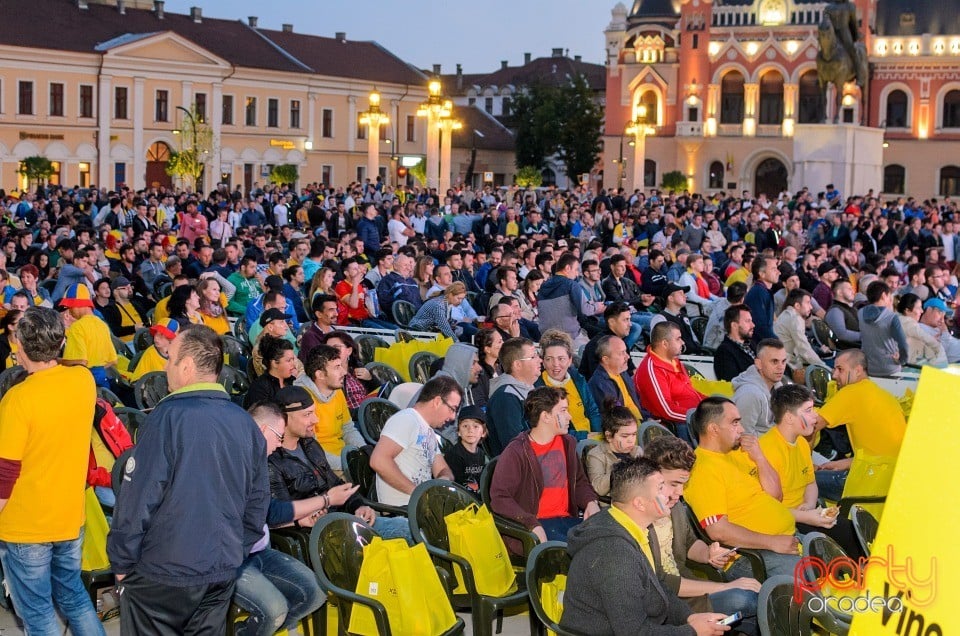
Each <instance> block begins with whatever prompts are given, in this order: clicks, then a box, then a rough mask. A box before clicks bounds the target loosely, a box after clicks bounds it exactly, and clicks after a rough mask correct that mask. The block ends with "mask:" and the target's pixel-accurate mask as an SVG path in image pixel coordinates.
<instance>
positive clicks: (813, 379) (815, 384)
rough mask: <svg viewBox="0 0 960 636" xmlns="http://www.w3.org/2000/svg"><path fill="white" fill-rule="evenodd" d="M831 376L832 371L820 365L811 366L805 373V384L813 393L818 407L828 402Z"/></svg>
mask: <svg viewBox="0 0 960 636" xmlns="http://www.w3.org/2000/svg"><path fill="white" fill-rule="evenodd" d="M830 375H831V371H830V369H829V368H827V367H825V366H821V365H819V364H811V365H810V366H809V367H807V370H806V371H805V372H804V383H805V384H806V385H807V388H808V389H810V390H811V391H813V399H814V402H815V403H816V405H817V406H822V405H823V403H824V402H825V401H826V400H827V387H828V385H829V384H830Z"/></svg>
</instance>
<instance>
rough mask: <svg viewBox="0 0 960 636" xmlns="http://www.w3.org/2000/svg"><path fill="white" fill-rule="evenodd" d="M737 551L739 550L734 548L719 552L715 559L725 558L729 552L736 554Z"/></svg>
mask: <svg viewBox="0 0 960 636" xmlns="http://www.w3.org/2000/svg"><path fill="white" fill-rule="evenodd" d="M738 549H739V548H736V547H733V548H730V549H729V550H727V551H726V552H721V553H720V554H718V555H717V557H716V558H720V557H725V556H727V555H728V554H730V553H731V552H736V551H737V550H738Z"/></svg>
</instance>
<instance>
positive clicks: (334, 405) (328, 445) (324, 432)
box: [293, 345, 366, 476]
mask: <svg viewBox="0 0 960 636" xmlns="http://www.w3.org/2000/svg"><path fill="white" fill-rule="evenodd" d="M346 374H347V369H346V368H345V367H344V366H343V364H342V361H341V358H340V351H339V350H338V349H334V348H333V347H331V346H330V345H317V346H316V347H314V348H313V349H312V350H311V351H310V353H309V354H308V355H307V362H306V364H305V365H304V372H303V373H302V374H301V375H300V376H299V377H298V378H297V379H296V380H294V382H293V383H294V384H295V385H297V386H302V387H303V388H305V389H306V390H307V391H308V392H309V393H310V397H312V398H313V403H314V405H315V407H316V413H317V425H316V426H315V427H314V437H316V439H317V442H318V443H319V444H320V447H321V448H322V449H323V453H324V455H325V456H326V459H327V463H328V464H330V468H332V469H333V470H334V472H336V473H337V476H342V473H343V466H342V463H341V461H340V451H342V450H343V447H344V446H357V447H360V446H363V445H364V444H366V442H365V441H364V439H363V436H362V435H361V434H360V431H358V430H357V427H356V425H355V424H354V423H353V418H352V417H351V416H350V409H349V407H348V406H347V398H346V396H345V395H344V394H343V378H344V376H346Z"/></svg>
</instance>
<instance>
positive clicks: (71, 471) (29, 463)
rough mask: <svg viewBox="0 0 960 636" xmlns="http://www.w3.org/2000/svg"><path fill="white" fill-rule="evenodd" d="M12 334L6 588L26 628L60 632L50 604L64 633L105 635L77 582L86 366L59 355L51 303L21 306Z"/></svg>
mask: <svg viewBox="0 0 960 636" xmlns="http://www.w3.org/2000/svg"><path fill="white" fill-rule="evenodd" d="M88 300H89V294H88ZM91 317H92V316H91ZM93 319H94V320H96V318H93ZM16 334H17V339H18V341H19V344H20V351H19V355H18V362H20V364H22V365H23V367H24V368H25V369H26V370H27V373H29V375H28V376H27V378H26V379H25V380H24V381H23V382H22V383H20V384H18V385H16V386H14V387H13V388H11V389H10V390H9V391H7V393H6V394H5V395H4V396H3V399H2V400H0V561H2V563H3V572H4V576H5V579H6V580H5V586H7V587H8V589H9V591H10V596H11V597H12V598H13V604H14V607H15V608H16V610H17V614H19V615H20V617H21V618H22V619H23V622H24V626H25V628H26V631H27V633H31V634H54V633H60V630H61V627H60V626H59V625H58V621H57V613H56V610H55V609H54V602H56V607H57V608H58V609H59V610H60V612H61V613H62V615H63V617H64V618H65V619H66V621H67V624H68V627H69V628H70V631H71V632H73V633H75V634H103V633H104V631H103V626H102V625H101V624H100V621H99V619H98V618H97V614H96V612H95V611H94V609H93V605H92V604H91V602H90V597H89V596H88V595H87V592H86V590H85V589H84V585H83V582H82V581H81V580H80V553H81V543H82V538H81V536H80V531H81V529H82V528H83V510H84V496H85V495H84V489H85V487H86V476H87V465H88V461H89V457H90V434H91V430H92V425H93V414H94V408H95V403H96V391H95V385H94V380H93V377H91V375H90V373H88V372H87V370H86V369H81V368H78V367H66V366H63V365H60V364H58V363H57V355H58V354H59V353H60V346H61V344H62V343H63V338H64V328H63V323H61V321H60V317H59V316H58V315H57V312H55V311H54V310H52V309H46V308H41V307H31V308H30V309H27V311H26V312H24V315H23V317H22V318H21V319H20V323H19V324H18V325H17V331H16ZM54 398H55V399H54Z"/></svg>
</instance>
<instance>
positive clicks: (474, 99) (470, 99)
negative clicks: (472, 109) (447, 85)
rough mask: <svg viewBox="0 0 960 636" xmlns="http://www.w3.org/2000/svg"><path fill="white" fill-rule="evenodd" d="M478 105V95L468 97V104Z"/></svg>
mask: <svg viewBox="0 0 960 636" xmlns="http://www.w3.org/2000/svg"><path fill="white" fill-rule="evenodd" d="M476 105H477V98H476V97H468V98H467V106H476Z"/></svg>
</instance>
